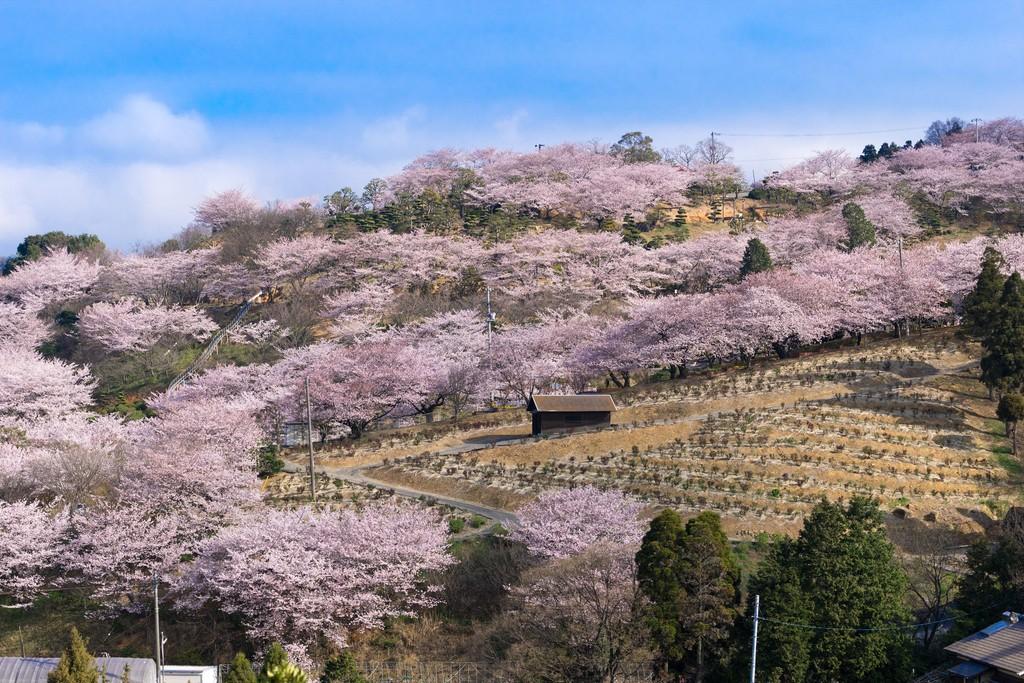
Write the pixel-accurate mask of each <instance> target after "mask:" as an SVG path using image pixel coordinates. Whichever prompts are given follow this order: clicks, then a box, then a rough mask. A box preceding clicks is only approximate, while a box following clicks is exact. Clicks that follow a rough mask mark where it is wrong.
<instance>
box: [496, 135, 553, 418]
mask: <svg viewBox="0 0 1024 683" xmlns="http://www.w3.org/2000/svg"><path fill="white" fill-rule="evenodd" d="M538 151H540V150H538ZM496 317H497V316H496V315H495V313H494V311H493V310H491V288H490V286H488V287H487V374H488V378H487V379H488V382H489V383H490V385H491V407H492V408H495V407H496V406H495V405H494V361H493V360H492V357H491V328H492V327H494V319H495V318H496Z"/></svg>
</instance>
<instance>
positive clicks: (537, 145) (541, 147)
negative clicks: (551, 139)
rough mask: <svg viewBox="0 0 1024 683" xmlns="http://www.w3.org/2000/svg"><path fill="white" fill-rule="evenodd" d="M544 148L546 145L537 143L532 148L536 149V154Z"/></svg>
mask: <svg viewBox="0 0 1024 683" xmlns="http://www.w3.org/2000/svg"><path fill="white" fill-rule="evenodd" d="M545 146H546V145H545V144H544V143H543V142H538V143H537V144H536V145H534V147H536V148H537V151H538V152H539V151H541V150H542V149H544V147H545Z"/></svg>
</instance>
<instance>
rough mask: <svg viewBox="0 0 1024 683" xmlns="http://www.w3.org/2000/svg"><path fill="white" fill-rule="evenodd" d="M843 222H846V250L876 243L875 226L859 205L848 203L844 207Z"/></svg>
mask: <svg viewBox="0 0 1024 683" xmlns="http://www.w3.org/2000/svg"><path fill="white" fill-rule="evenodd" d="M843 220H845V221H846V250H847V251H853V250H854V249H856V248H858V247H867V246H871V245H873V244H874V243H875V224H874V223H872V222H871V221H869V220H868V218H867V216H865V215H864V209H862V208H860V205H859V204H854V203H853V202H847V203H846V204H844V205H843Z"/></svg>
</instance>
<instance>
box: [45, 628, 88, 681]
mask: <svg viewBox="0 0 1024 683" xmlns="http://www.w3.org/2000/svg"><path fill="white" fill-rule="evenodd" d="M99 676H100V672H99V670H97V668H96V658H95V657H93V656H92V655H91V654H89V650H88V648H87V647H86V645H85V639H83V638H82V636H81V634H80V633H79V632H78V629H77V628H75V627H74V626H72V627H71V637H70V639H69V640H68V644H67V647H65V648H64V652H63V653H62V654H61V656H60V661H59V662H57V668H56V669H54V670H53V671H51V672H50V673H49V674H47V676H46V681H47V683H97V681H98V680H99Z"/></svg>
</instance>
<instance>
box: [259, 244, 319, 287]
mask: <svg viewBox="0 0 1024 683" xmlns="http://www.w3.org/2000/svg"><path fill="white" fill-rule="evenodd" d="M338 253H339V249H338V245H337V243H336V242H334V240H332V239H331V238H329V237H327V236H325V235H300V236H298V237H296V238H294V239H284V240H277V241H276V242H271V243H270V244H267V245H265V246H264V247H262V248H261V249H260V250H259V252H258V253H257V254H256V267H257V268H258V269H259V277H260V278H261V281H262V283H263V284H264V285H268V286H277V287H284V288H286V291H287V292H288V293H290V294H291V295H292V296H297V295H299V294H300V293H301V292H302V291H303V289H304V288H305V285H306V283H307V282H309V280H310V279H311V278H313V277H314V276H316V275H317V274H319V273H322V272H323V271H324V270H326V269H327V268H329V266H330V265H331V263H332V261H333V260H334V259H335V258H337V256H338Z"/></svg>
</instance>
